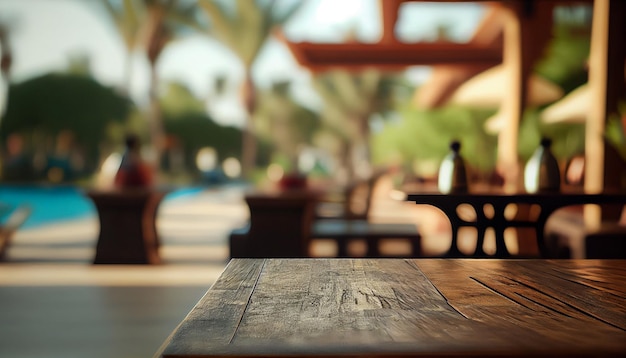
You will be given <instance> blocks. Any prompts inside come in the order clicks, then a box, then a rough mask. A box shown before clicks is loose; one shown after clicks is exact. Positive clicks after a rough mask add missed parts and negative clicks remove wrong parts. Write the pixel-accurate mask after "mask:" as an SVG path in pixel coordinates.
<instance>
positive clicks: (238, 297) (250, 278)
mask: <svg viewBox="0 0 626 358" xmlns="http://www.w3.org/2000/svg"><path fill="white" fill-rule="evenodd" d="M264 265H265V261H264V260H252V259H235V260H231V262H230V263H229V264H228V266H227V267H226V269H225V271H224V273H223V274H222V275H221V276H220V278H219V280H218V281H217V282H216V283H215V284H214V285H213V287H211V289H210V290H209V291H208V292H207V293H206V295H205V296H204V297H203V298H202V299H201V300H200V301H199V302H198V304H197V305H196V306H195V307H194V308H193V310H192V311H191V312H190V313H189V315H188V316H187V317H186V318H185V319H184V321H183V322H182V323H181V325H180V326H179V327H178V328H177V329H176V331H175V332H174V334H173V335H172V337H170V338H169V339H168V342H167V344H169V345H167V347H166V348H165V349H164V351H163V354H162V356H163V357H180V356H184V355H187V354H190V353H194V352H204V353H205V354H207V353H208V352H207V351H206V349H207V347H210V348H211V350H212V352H211V353H213V354H219V353H220V347H225V348H226V347H228V345H229V343H230V341H231V340H232V338H233V336H234V334H235V332H236V330H237V327H238V326H239V323H240V320H241V317H242V315H243V313H244V311H245V309H246V307H247V305H248V303H249V299H250V295H251V294H252V292H253V290H254V288H255V286H256V284H257V281H258V278H259V275H260V274H261V271H262V269H263V266H264ZM164 347H165V345H164Z"/></svg>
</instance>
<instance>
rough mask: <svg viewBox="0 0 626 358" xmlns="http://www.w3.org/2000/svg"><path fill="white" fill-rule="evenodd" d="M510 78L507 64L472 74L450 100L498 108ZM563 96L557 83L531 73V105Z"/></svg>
mask: <svg viewBox="0 0 626 358" xmlns="http://www.w3.org/2000/svg"><path fill="white" fill-rule="evenodd" d="M509 83H510V79H509V77H508V75H507V73H506V72H505V68H504V66H503V65H497V66H494V67H492V68H490V69H488V70H486V71H483V72H481V73H479V74H478V75H476V76H474V77H472V78H471V79H470V80H469V81H467V82H465V83H464V84H462V85H461V86H460V87H459V88H458V89H457V90H456V91H455V92H454V94H453V95H452V98H451V99H450V101H449V103H450V104H458V105H464V106H470V107H478V108H497V107H499V106H500V104H501V103H502V100H503V99H504V94H505V93H506V92H507V90H508V89H509V87H510V85H509ZM561 97H563V90H562V89H561V88H560V87H559V86H557V85H556V84H554V83H552V82H550V81H548V80H546V79H544V78H543V77H540V76H538V75H536V74H531V75H530V78H529V83H528V100H527V105H529V106H539V105H543V104H547V103H551V102H554V101H556V100H558V99H560V98H561Z"/></svg>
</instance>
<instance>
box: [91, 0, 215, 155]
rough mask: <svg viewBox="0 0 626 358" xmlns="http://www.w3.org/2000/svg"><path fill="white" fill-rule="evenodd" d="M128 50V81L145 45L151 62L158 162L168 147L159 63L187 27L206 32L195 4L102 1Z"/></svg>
mask: <svg viewBox="0 0 626 358" xmlns="http://www.w3.org/2000/svg"><path fill="white" fill-rule="evenodd" d="M102 1H103V3H104V4H105V7H106V8H107V10H108V13H109V14H110V15H111V16H112V18H113V19H114V21H115V24H116V27H117V29H118V31H119V32H120V35H121V37H122V38H123V40H124V44H125V46H126V48H127V50H128V56H129V58H128V59H127V66H128V67H127V69H126V75H127V80H128V78H129V77H130V55H131V54H132V51H133V50H134V49H135V48H137V47H139V46H141V49H142V50H143V51H144V52H145V54H146V57H147V59H148V63H149V65H150V88H149V99H150V110H149V118H150V121H149V123H150V137H151V142H152V146H153V149H154V151H155V157H156V160H157V163H159V161H160V158H161V153H162V151H163V149H164V142H165V140H164V139H165V138H164V130H163V123H162V119H161V109H160V105H159V94H158V88H159V77H158V73H157V67H156V66H157V62H158V60H159V58H160V56H161V54H162V53H163V50H164V49H165V47H166V46H167V45H168V44H169V43H171V42H172V41H173V40H174V39H175V38H177V37H178V36H180V35H181V34H182V33H184V32H185V31H186V30H189V29H193V30H198V31H205V28H204V26H203V25H202V24H201V23H200V22H199V21H197V20H196V13H197V7H196V5H195V3H189V2H181V1H179V0H123V4H122V5H123V6H121V7H119V6H117V7H116V6H115V5H114V2H113V1H112V0H102Z"/></svg>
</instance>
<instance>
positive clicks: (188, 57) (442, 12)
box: [0, 0, 483, 125]
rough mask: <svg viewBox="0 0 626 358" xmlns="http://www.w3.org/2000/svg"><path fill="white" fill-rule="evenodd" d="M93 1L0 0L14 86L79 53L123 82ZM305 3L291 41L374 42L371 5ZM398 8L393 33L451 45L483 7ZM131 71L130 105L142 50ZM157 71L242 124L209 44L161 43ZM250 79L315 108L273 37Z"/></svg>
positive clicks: (229, 67) (144, 73) (141, 79)
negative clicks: (285, 84)
mask: <svg viewBox="0 0 626 358" xmlns="http://www.w3.org/2000/svg"><path fill="white" fill-rule="evenodd" d="M98 1H99V0H0V19H2V20H8V21H9V22H10V23H11V24H12V33H11V35H10V43H11V47H12V49H13V66H12V80H13V81H18V82H19V81H22V80H24V79H27V78H30V77H33V76H37V75H40V74H44V73H47V72H50V71H59V70H63V69H64V68H66V67H67V65H68V58H69V57H70V56H72V55H78V54H86V55H88V57H89V59H90V65H91V69H92V72H93V75H94V77H95V78H96V79H97V80H98V81H100V82H101V83H103V84H105V85H109V86H121V85H122V84H123V83H125V80H124V60H125V51H126V50H125V48H124V46H123V43H122V41H121V39H120V38H119V36H118V34H117V32H116V31H115V29H114V28H113V25H112V24H111V23H110V22H109V19H108V18H107V17H106V14H105V13H104V12H103V11H102V12H100V11H98V6H97V5H98V4H97V2H98ZM251 1H252V0H251ZM283 1H299V0H283ZM304 1H306V3H305V4H304V5H303V6H302V7H301V8H300V10H299V11H298V13H296V14H295V15H294V17H293V18H292V19H291V21H289V22H288V23H287V25H286V27H285V29H284V31H285V34H286V36H287V37H288V38H289V39H291V40H292V41H312V42H340V41H341V38H343V37H344V35H345V33H346V32H348V31H349V30H350V29H351V28H354V29H355V32H356V35H357V38H358V39H359V40H360V41H363V42H376V40H377V39H378V38H379V36H380V33H381V24H380V21H379V9H378V2H377V0H304ZM403 7H404V8H403V10H402V11H401V17H400V19H399V22H398V24H397V26H396V31H397V34H398V37H399V38H401V39H402V40H403V41H407V42H413V41H419V40H428V39H430V38H432V36H433V35H434V31H435V28H436V25H437V24H447V25H449V26H450V30H451V34H452V36H453V38H454V39H455V40H458V41H466V40H467V39H468V38H469V37H470V36H471V35H472V32H473V29H474V28H475V27H476V25H477V23H478V22H479V21H480V18H481V16H482V14H483V8H482V6H481V5H479V4H475V3H457V4H434V3H408V4H405V5H403ZM132 66H133V67H132V70H133V77H132V79H131V82H130V83H131V91H130V92H131V96H132V97H133V99H134V100H135V101H136V103H139V104H141V103H145V102H146V98H147V93H148V90H147V88H148V77H149V74H148V64H147V61H146V60H145V57H144V56H143V54H142V53H140V52H137V53H135V54H134V55H133V65H132ZM158 72H159V76H160V77H161V79H162V81H163V82H165V81H169V80H178V81H181V82H183V83H185V84H187V85H188V86H189V88H190V89H191V90H192V92H193V93H194V94H195V95H196V96H198V97H199V98H203V99H206V100H207V110H208V111H209V112H210V113H211V114H212V115H213V117H214V118H215V120H216V121H218V122H221V123H224V124H232V125H241V124H242V123H243V122H244V118H245V112H244V110H243V107H242V106H241V104H240V102H239V97H238V87H239V83H240V82H241V80H242V78H243V68H242V66H241V64H240V62H239V60H238V59H237V58H236V57H234V55H232V54H231V53H230V52H229V51H228V50H227V49H226V48H224V47H223V46H222V45H220V44H219V43H218V42H216V41H215V40H213V39H211V38H209V37H208V36H205V35H191V36H188V37H186V38H184V39H181V40H178V41H176V42H174V43H172V44H170V45H168V47H167V48H166V50H165V51H164V53H163V54H162V57H161V59H160V60H159V63H158ZM220 75H225V76H226V78H227V91H226V93H225V94H224V95H222V96H219V97H218V96H216V95H215V94H214V93H212V86H213V85H212V84H213V83H214V80H215V78H216V77H217V76H220ZM252 75H253V78H254V80H255V82H256V84H257V86H259V87H261V88H267V87H269V86H270V85H271V84H272V83H273V82H275V81H281V80H290V81H291V83H292V90H293V95H294V97H295V98H296V99H298V100H299V101H300V102H301V103H303V104H304V105H307V106H310V107H318V106H320V105H321V102H320V100H319V98H318V97H317V95H316V94H315V92H314V91H313V90H312V89H311V86H310V73H309V72H308V71H307V70H306V69H304V68H301V67H300V66H299V65H298V63H297V62H296V61H295V59H294V58H293V57H292V55H291V53H290V52H289V50H288V49H287V48H286V47H285V46H284V45H283V44H282V43H280V42H278V41H276V40H270V41H268V43H267V44H266V45H265V47H264V48H263V49H262V51H261V53H260V55H259V57H258V59H257V61H256V62H255V64H254V66H253V69H252ZM407 76H408V78H409V79H410V80H412V81H413V82H414V83H416V84H417V83H419V82H421V81H423V80H424V79H425V78H426V77H427V76H428V69H427V68H423V67H422V68H411V69H409V70H408V71H407ZM2 96H3V94H2V92H0V97H2Z"/></svg>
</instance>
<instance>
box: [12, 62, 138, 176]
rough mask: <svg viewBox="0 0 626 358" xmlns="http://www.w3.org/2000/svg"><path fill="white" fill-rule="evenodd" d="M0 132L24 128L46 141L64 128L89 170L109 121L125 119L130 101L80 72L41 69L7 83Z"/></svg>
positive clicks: (31, 134) (105, 133) (121, 121)
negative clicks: (43, 72)
mask: <svg viewBox="0 0 626 358" xmlns="http://www.w3.org/2000/svg"><path fill="white" fill-rule="evenodd" d="M10 91H11V97H10V98H9V102H8V105H7V110H6V113H5V115H4V118H3V120H2V122H0V138H1V139H2V143H6V139H7V137H8V136H9V135H10V134H12V133H23V134H26V135H27V136H28V137H30V138H35V137H36V138H39V139H33V140H32V142H33V144H34V145H45V140H46V139H45V138H54V137H56V136H57V135H58V134H59V133H61V132H64V131H69V132H71V133H72V134H73V136H74V138H75V140H76V141H77V144H78V145H79V146H80V147H81V148H83V150H84V152H85V156H86V159H87V163H88V165H89V167H88V169H89V170H94V169H95V168H96V165H97V163H98V162H99V154H100V146H101V145H102V144H103V143H104V142H107V140H108V138H107V133H108V132H109V131H108V129H109V127H110V126H111V125H112V124H114V123H116V122H117V123H124V121H125V119H126V117H127V116H128V114H129V113H130V111H131V109H132V104H131V102H130V101H128V99H127V98H126V97H124V96H121V95H119V94H118V93H117V92H116V91H115V90H114V89H112V88H109V87H105V86H103V85H101V84H100V83H98V82H96V81H95V80H94V79H92V78H90V77H87V76H84V75H74V74H60V73H59V74H46V75H43V76H39V77H35V78H32V79H29V80H26V81H23V82H21V83H16V84H12V85H11V88H10Z"/></svg>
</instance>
